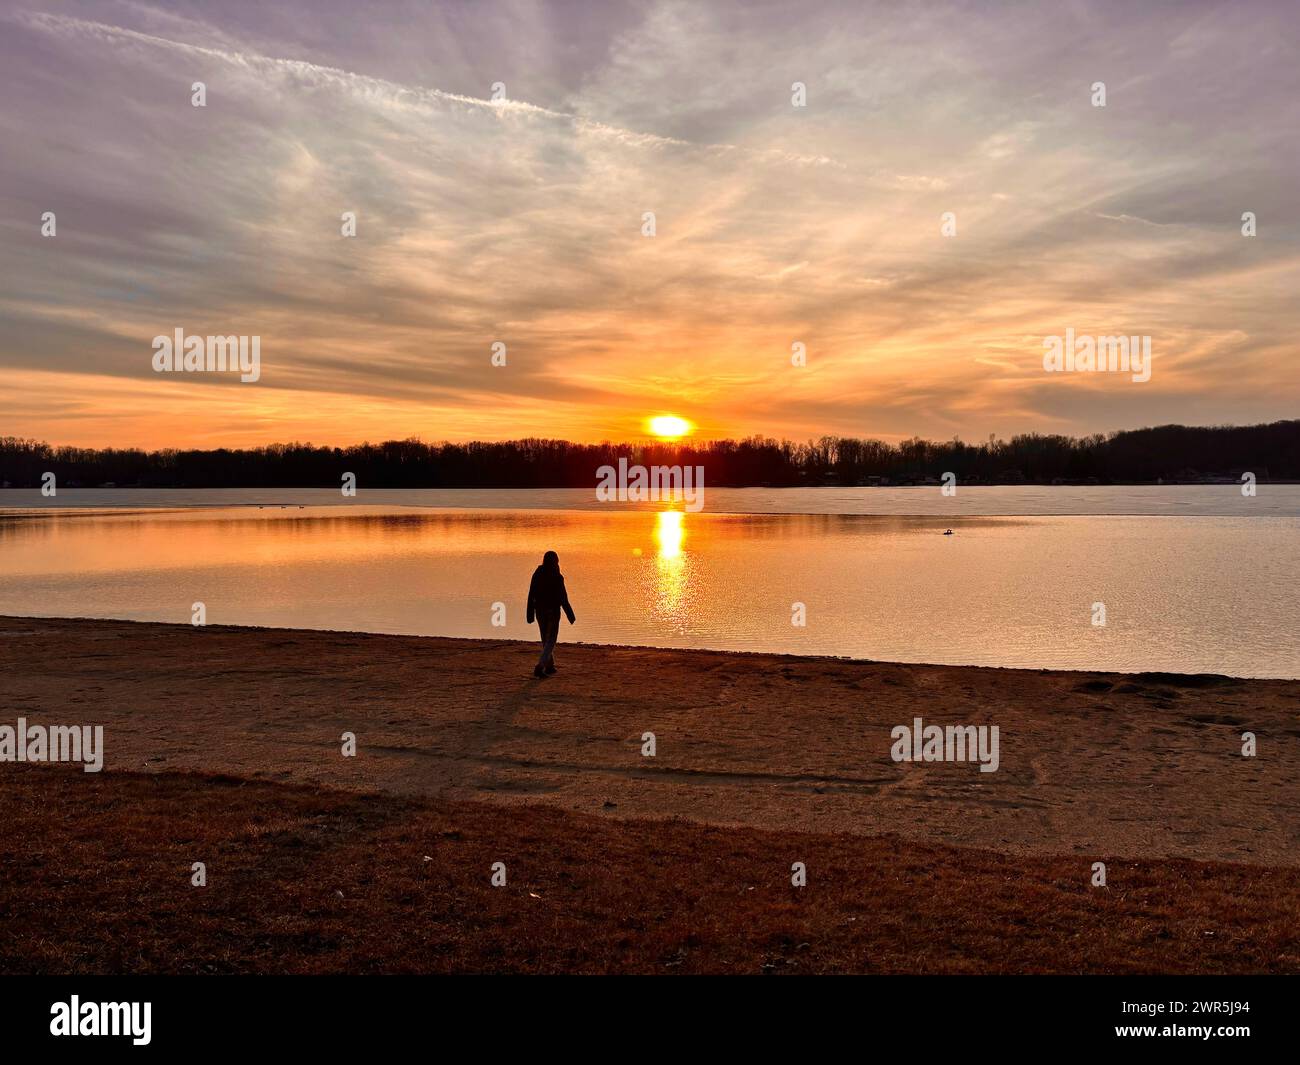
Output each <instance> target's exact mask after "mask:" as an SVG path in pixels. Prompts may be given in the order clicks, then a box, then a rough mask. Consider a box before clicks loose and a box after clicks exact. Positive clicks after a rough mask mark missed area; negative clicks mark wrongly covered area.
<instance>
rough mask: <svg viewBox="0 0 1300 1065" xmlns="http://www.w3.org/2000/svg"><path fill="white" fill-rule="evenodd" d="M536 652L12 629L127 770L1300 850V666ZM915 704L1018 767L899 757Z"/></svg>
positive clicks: (486, 646)
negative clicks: (1251, 674)
mask: <svg viewBox="0 0 1300 1065" xmlns="http://www.w3.org/2000/svg"><path fill="white" fill-rule="evenodd" d="M535 655H536V650H535V648H534V647H533V646H532V645H530V644H523V643H518V642H514V641H485V640H454V639H442V638H424V637H404V636H379V635H370V634H363V633H330V632H310V631H296V630H273V629H255V628H236V627H226V626H208V627H206V628H193V627H190V626H183V625H182V626H178V625H162V624H152V623H132V622H122V621H97V620H64V619H33V618H0V676H2V677H3V682H2V684H3V686H2V688H0V725H3V724H9V725H12V724H14V723H15V720H16V718H17V717H19V716H24V717H26V718H27V719H28V721H29V722H33V723H44V724H96V725H103V726H104V730H105V733H104V743H105V752H106V753H105V768H104V774H105V775H107V774H112V773H116V772H131V773H139V772H143V773H187V772H204V773H219V774H227V775H230V776H234V777H242V778H247V779H256V780H259V781H266V782H270V783H293V784H307V785H317V786H319V785H324V786H327V787H329V788H331V789H342V790H344V791H350V792H364V793H377V794H388V795H393V796H403V797H409V798H420V799H437V800H439V801H451V802H459V801H465V800H470V801H475V802H490V803H497V804H538V803H541V804H547V805H549V806H554V807H557V808H560V809H565V810H572V811H580V812H583V813H586V814H591V815H595V816H598V817H600V818H604V819H610V820H620V819H625V818H636V819H640V818H670V817H680V818H686V819H689V820H691V821H695V822H699V823H702V824H709V825H722V826H734V825H744V826H750V827H754V828H762V829H770V830H785V831H801V832H816V833H851V834H854V835H860V836H878V835H884V834H896V835H897V836H898V837H900V838H901V839H903V840H915V841H917V842H918V843H925V844H932V845H933V844H943V845H954V846H960V847H974V848H980V849H985V850H990V851H996V852H1002V853H1008V854H1036V855H1058V856H1060V855H1067V856H1068V855H1078V856H1080V858H1081V860H1087V861H1091V860H1092V859H1093V858H1095V857H1101V856H1105V857H1116V856H1118V857H1132V858H1143V859H1155V858H1175V857H1176V858H1191V859H1198V860H1207V861H1216V862H1239V863H1251V864H1255V865H1271V866H1289V867H1296V866H1300V783H1297V781H1300V681H1268V680H1235V679H1232V678H1227V677H1218V676H1196V677H1187V676H1177V675H1166V674H1158V675H1157V674H1139V675H1133V676H1126V675H1120V674H1110V673H1082V672H1063V671H1048V670H1010V669H988V668H977V667H953V666H925V665H898V664H883V663H872V662H858V661H847V660H840V659H827V658H803V657H790V656H782V655H768V654H734V653H722V652H710V651H677V650H659V649H647V648H623V647H601V646H584V645H561V647H560V649H559V652H558V658H557V660H558V662H559V665H560V670H561V671H560V673H559V674H557V675H556V676H555V677H551V678H547V679H545V680H538V679H536V678H534V677H533V676H532V675H531V668H532V664H533V661H534V659H535ZM918 716H919V717H921V718H923V719H924V721H925V722H926V723H927V724H930V723H936V724H975V725H980V724H988V725H997V726H998V727H999V734H1000V767H999V769H998V771H997V772H995V773H980V772H979V771H978V767H977V766H976V765H974V764H945V763H919V764H917V763H914V764H906V763H898V762H895V761H893V760H892V759H891V758H890V748H891V745H892V744H891V737H890V730H891V729H892V728H893V727H895V726H897V725H910V724H911V723H912V720H913V718H915V717H918ZM1247 731H1249V732H1253V733H1254V734H1255V736H1256V737H1257V744H1258V754H1257V756H1256V757H1253V758H1246V757H1242V754H1241V750H1242V734H1243V733H1244V732H1247ZM344 732H352V733H354V734H355V735H356V739H357V756H356V757H355V758H345V757H343V756H342V754H341V750H340V747H341V736H342V734H343V733H344ZM646 732H653V733H654V734H655V740H656V747H657V752H656V756H655V757H653V758H647V757H644V756H643V755H642V753H641V751H642V744H643V739H642V737H643V734H644V733H646Z"/></svg>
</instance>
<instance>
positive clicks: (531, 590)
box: [528, 573, 537, 625]
mask: <svg viewBox="0 0 1300 1065" xmlns="http://www.w3.org/2000/svg"><path fill="white" fill-rule="evenodd" d="M536 602H537V574H536V573H534V574H533V579H532V580H531V581H529V582H528V624H529V625H531V624H532V623H533V607H534V605H535V604H536Z"/></svg>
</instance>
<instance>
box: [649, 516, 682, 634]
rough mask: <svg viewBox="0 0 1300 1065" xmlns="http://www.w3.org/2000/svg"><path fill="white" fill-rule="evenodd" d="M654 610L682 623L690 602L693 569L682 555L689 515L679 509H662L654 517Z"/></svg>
mask: <svg viewBox="0 0 1300 1065" xmlns="http://www.w3.org/2000/svg"><path fill="white" fill-rule="evenodd" d="M654 537H655V546H656V548H657V550H656V552H655V568H656V572H657V580H656V582H655V596H656V601H655V607H656V609H657V611H658V612H659V613H660V614H661V615H666V616H668V617H670V618H672V619H674V620H675V621H677V622H678V623H679V624H680V622H681V621H682V619H683V616H684V613H685V606H686V603H687V596H686V591H687V581H688V578H689V575H690V567H689V565H688V562H687V557H686V555H684V554H683V553H682V545H683V544H684V543H685V542H686V514H685V513H684V512H683V511H680V510H662V511H660V512H659V513H658V514H656V515H655V533H654Z"/></svg>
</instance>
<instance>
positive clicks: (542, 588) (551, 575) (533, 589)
mask: <svg viewBox="0 0 1300 1065" xmlns="http://www.w3.org/2000/svg"><path fill="white" fill-rule="evenodd" d="M561 609H563V610H564V613H565V614H566V615H568V618H569V624H570V625H572V624H573V623H574V620H575V619H574V616H573V607H571V606H569V593H568V592H567V591H565V588H564V574H562V573H561V572H560V567H559V566H538V567H537V568H536V569H535V570H533V580H532V583H531V584H529V585H528V624H530V625H531V624H532V623H533V615H534V614H535V613H536V614H558V613H559V612H560V610H561Z"/></svg>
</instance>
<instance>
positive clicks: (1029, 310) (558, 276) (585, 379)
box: [0, 0, 1300, 448]
mask: <svg viewBox="0 0 1300 1065" xmlns="http://www.w3.org/2000/svg"><path fill="white" fill-rule="evenodd" d="M1298 53H1300V19H1298V18H1297V17H1296V9H1295V5H1294V4H1293V3H1291V2H1289V0H1288V2H1285V3H1265V2H1262V0H1257V2H1256V0H1248V2H1244V3H1217V4H1216V3H1196V2H1190V3H1188V2H1178V3H1142V4H1133V3H1131V2H1120V3H1090V2H1075V3H1070V2H1066V3H1060V4H1042V3H1027V4H1018V3H1017V4H996V3H989V2H980V3H958V4H941V3H916V4H902V3H883V4H870V3H861V2H851V3H842V4H839V3H817V2H808V3H799V4H789V3H762V2H759V3H745V4H740V3H738V2H729V3H706V2H691V3H678V2H649V3H628V4H620V3H600V4H596V3H593V4H579V3H574V2H568V3H528V2H519V3H512V2H500V3H497V2H491V0H488V2H484V0H473V2H463V3H462V2H455V3H442V2H426V3H385V2H378V0H376V2H369V0H368V2H367V3H365V4H360V3H357V2H356V0H347V2H324V3H321V2H312V3H305V2H286V3H278V2H277V3H274V4H268V3H265V2H264V0H258V2H256V3H245V2H239V3H233V2H213V3H201V4H200V3H175V4H168V5H166V6H162V5H154V4H146V3H142V2H137V0H103V2H67V3H46V4H39V5H27V4H24V3H22V2H20V0H19V2H14V0H0V136H2V137H3V146H4V147H3V152H2V154H0V277H2V278H3V285H0V371H2V372H3V378H4V382H5V383H4V388H3V390H0V395H2V396H3V398H2V399H0V435H9V436H20V437H33V438H37V439H42V440H47V441H49V442H50V443H52V444H72V445H78V446H95V447H102V446H142V447H151V448H152V447H218V446H253V445H258V444H265V443H271V442H287V441H294V440H296V441H310V442H312V443H315V444H339V445H342V444H350V443H356V442H359V441H362V440H372V441H377V440H383V439H398V438H406V437H421V438H423V439H425V440H430V441H439V440H469V439H481V440H500V439H513V438H517V437H523V436H546V437H556V438H565V439H570V440H580V441H595V440H603V439H613V440H634V439H637V438H641V437H644V435H645V432H646V430H645V421H646V419H647V418H649V417H651V416H653V415H661V414H674V415H679V416H681V417H684V418H686V419H688V420H689V421H690V422H692V423H693V424H694V425H695V426H696V427H697V428H696V433H697V435H698V436H700V437H702V438H716V437H737V438H738V437H742V436H747V435H750V434H755V433H757V434H763V435H770V436H776V437H784V438H789V439H795V440H803V439H808V438H812V437H817V436H821V435H823V434H835V435H852V436H869V437H878V438H883V439H886V440H893V441H896V440H899V439H903V438H906V437H910V436H923V437H929V438H933V439H948V438H952V437H954V436H958V437H961V438H962V439H964V440H968V441H977V440H981V439H984V438H987V437H988V436H989V435H990V434H996V435H998V436H1001V437H1009V436H1010V435H1012V434H1014V433H1021V432H1050V433H1068V434H1073V435H1082V434H1087V433H1093V432H1109V431H1113V430H1119V429H1127V428H1137V427H1141V426H1145V425H1155V424H1167V423H1171V422H1181V423H1184V424H1195V425H1208V424H1229V423H1232V424H1252V423H1256V422H1263V421H1271V420H1276V419H1279V418H1287V417H1295V416H1297V414H1298V413H1300V360H1298V359H1297V342H1296V334H1297V329H1296V327H1297V324H1298V321H1297V320H1298V319H1300V299H1298V298H1297V296H1298V294H1300V225H1298V224H1297V221H1296V212H1297V206H1296V190H1297V189H1300V137H1298V132H1300V54H1298ZM195 82H202V83H203V85H204V87H205V93H206V99H205V106H202V107H196V106H193V99H194V96H193V88H192V87H193V85H194V83H195ZM796 82H798V83H801V84H802V85H803V86H804V87H805V97H804V100H803V101H802V103H803V106H796V101H795V92H794V90H793V86H794V85H795V83H796ZM1098 82H1101V83H1103V84H1104V86H1105V106H1096V105H1095V101H1096V99H1097V96H1096V90H1095V89H1094V85H1095V83H1098ZM46 212H52V213H53V214H54V218H55V233H54V235H53V236H47V235H44V234H43V232H42V229H43V226H44V222H43V218H44V216H45V215H46ZM345 212H352V213H353V214H354V215H355V219H356V235H355V236H344V235H343V233H342V229H343V226H344V222H343V215H344V213H345ZM647 212H652V213H653V220H654V226H653V235H647V232H646V230H647V225H646V222H645V216H646V213H647ZM1245 212H1252V213H1253V214H1254V216H1255V219H1256V222H1255V224H1256V227H1257V228H1256V235H1255V236H1244V235H1243V232H1242V228H1243V222H1242V216H1243V213H1245ZM946 213H949V214H950V218H951V221H950V223H949V225H948V226H947V228H948V229H949V230H950V232H949V233H948V234H945V232H944V229H945V224H944V216H945V214H946ZM954 228H955V231H952V230H954ZM177 329H182V330H184V332H185V333H186V334H187V335H200V336H202V335H207V334H219V335H243V336H249V337H252V336H257V337H259V338H260V356H261V373H260V377H259V379H258V380H257V381H256V382H241V381H240V380H239V378H238V376H237V375H233V374H229V373H225V374H223V373H220V372H214V373H158V372H155V370H154V368H153V365H152V362H153V355H154V347H153V343H152V342H153V338H154V337H156V336H159V335H167V336H171V335H172V334H174V332H175V330H177ZM1067 329H1073V330H1074V332H1075V333H1076V334H1089V335H1115V334H1121V335H1142V336H1150V337H1151V348H1152V366H1151V377H1150V380H1149V381H1146V382H1137V381H1134V380H1132V377H1131V375H1126V374H1119V373H1092V374H1085V373H1048V372H1046V371H1045V370H1044V367H1043V352H1044V340H1045V338H1047V337H1050V336H1062V335H1064V334H1065V331H1066V330H1067ZM496 343H500V344H504V345H505V365H494V364H493V358H492V354H493V345H494V344H496ZM796 344H797V345H802V346H803V349H802V350H803V351H804V352H805V364H804V365H796V364H795V362H796V361H797V360H794V359H792V351H793V350H796V349H795V348H794V347H793V346H794V345H796ZM498 350H499V349H498Z"/></svg>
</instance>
